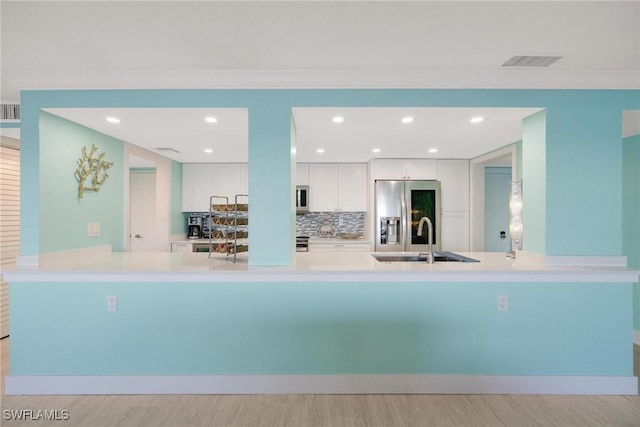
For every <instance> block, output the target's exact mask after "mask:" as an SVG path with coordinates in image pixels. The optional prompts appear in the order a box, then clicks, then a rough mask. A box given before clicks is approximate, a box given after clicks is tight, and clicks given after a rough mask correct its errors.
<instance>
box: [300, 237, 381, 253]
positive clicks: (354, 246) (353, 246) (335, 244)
mask: <svg viewBox="0 0 640 427" xmlns="http://www.w3.org/2000/svg"><path fill="white" fill-rule="evenodd" d="M323 240H324V241H323ZM370 249H371V245H370V244H369V242H361V241H349V240H345V241H336V240H335V239H320V241H319V242H318V241H313V239H312V240H309V252H323V251H324V252H328V251H332V252H340V251H360V252H369V250H370Z"/></svg>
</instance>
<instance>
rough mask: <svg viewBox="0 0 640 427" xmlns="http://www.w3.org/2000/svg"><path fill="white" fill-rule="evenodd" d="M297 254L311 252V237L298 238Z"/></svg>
mask: <svg viewBox="0 0 640 427" xmlns="http://www.w3.org/2000/svg"><path fill="white" fill-rule="evenodd" d="M296 252H309V236H296Z"/></svg>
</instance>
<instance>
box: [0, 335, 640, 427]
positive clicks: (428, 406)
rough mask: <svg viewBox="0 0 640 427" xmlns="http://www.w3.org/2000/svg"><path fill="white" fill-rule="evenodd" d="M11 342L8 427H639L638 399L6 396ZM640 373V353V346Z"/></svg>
mask: <svg viewBox="0 0 640 427" xmlns="http://www.w3.org/2000/svg"><path fill="white" fill-rule="evenodd" d="M8 348H9V339H4V340H2V341H0V354H1V355H2V360H1V364H0V366H1V368H2V372H1V373H0V374H1V375H0V376H1V377H2V384H1V385H2V394H1V398H2V401H1V402H0V408H1V409H2V411H0V425H1V426H3V427H11V426H31V427H35V426H39V427H40V426H45V427H49V426H64V427H66V426H69V427H71V426H78V427H102V426H104V427H106V426H121V427H125V426H135V427H144V426H150V427H162V426H167V427H191V426H193V427H205V426H207V427H209V426H246V427H254V426H267V427H272V426H291V427H306V426H331V427H334V426H345V427H356V426H362V427H373V426H394V427H395V426H407V427H420V426H429V427H440V426H442V427H449V426H469V427H476V426H486V427H501V426H505V427H529V426H536V427H551V426H557V427H574V426H575V427H590V426H594V427H596V426H597V427H622V426H628V427H639V426H640V397H638V396H540V395H538V396H533V395H531V396H529V395H524V396H523V395H276V396H272V395H267V396H265V395H249V396H226V395H225V396H221V395H161V396H155V395H132V396H5V394H4V376H5V375H6V374H7V372H8V362H9V355H8ZM634 372H635V375H636V376H638V375H639V374H640V346H634ZM17 409H31V410H33V411H34V412H36V411H38V410H56V409H57V410H58V411H62V410H68V411H69V420H67V421H42V420H39V421H32V420H30V421H14V420H11V421H7V420H6V419H5V417H4V414H5V413H4V410H17Z"/></svg>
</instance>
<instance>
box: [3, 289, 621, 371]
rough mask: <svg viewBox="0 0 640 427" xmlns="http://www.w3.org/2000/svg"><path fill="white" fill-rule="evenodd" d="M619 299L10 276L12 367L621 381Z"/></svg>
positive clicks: (573, 293) (561, 292) (547, 292)
mask: <svg viewBox="0 0 640 427" xmlns="http://www.w3.org/2000/svg"><path fill="white" fill-rule="evenodd" d="M631 293H632V289H631V284H623V283H527V282H522V283H482V284H478V283H460V282H455V283H423V282H413V283H411V282H387V283H385V282H355V281H350V282H322V283H314V282H281V283H278V282H268V283H265V282H261V283H242V282H232V283H225V282H214V283H194V282H180V283H171V282H159V283H140V282H130V283H110V282H101V281H100V282H93V281H92V282H87V283H84V282H75V283H37V282H36V283H16V284H12V288H11V295H10V298H11V301H10V302H11V313H12V319H11V327H12V330H11V374H12V375H147V374H148V375H169V374H463V375H464V374H467V375H482V374H486V375H613V376H617V375H620V376H630V375H632V372H633V357H632V351H631V346H630V325H631V322H632V314H631ZM503 294H504V295H509V310H508V311H505V312H500V311H498V310H497V297H498V295H503ZM108 295H117V296H118V311H117V312H111V313H110V312H107V311H106V305H105V304H106V297H107V296H108ZM621 325H628V326H627V327H626V328H623V327H621ZM61 343H64V345H61Z"/></svg>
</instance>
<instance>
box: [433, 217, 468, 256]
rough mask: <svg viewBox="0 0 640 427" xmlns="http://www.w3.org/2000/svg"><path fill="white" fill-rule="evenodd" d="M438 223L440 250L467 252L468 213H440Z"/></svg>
mask: <svg viewBox="0 0 640 427" xmlns="http://www.w3.org/2000/svg"><path fill="white" fill-rule="evenodd" d="M440 221H441V228H440V232H441V234H440V238H441V239H442V242H441V244H440V248H441V250H443V251H451V252H456V251H457V252H469V212H442V215H441V216H440Z"/></svg>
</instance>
